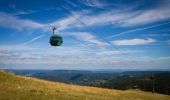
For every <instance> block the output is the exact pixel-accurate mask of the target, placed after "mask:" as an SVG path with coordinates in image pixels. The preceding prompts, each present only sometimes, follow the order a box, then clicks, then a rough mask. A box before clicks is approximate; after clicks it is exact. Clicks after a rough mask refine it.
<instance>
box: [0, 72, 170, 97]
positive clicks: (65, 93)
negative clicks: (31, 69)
mask: <svg viewBox="0 0 170 100" xmlns="http://www.w3.org/2000/svg"><path fill="white" fill-rule="evenodd" d="M23 99H24V100H169V99H170V96H168V95H162V94H152V93H150V92H143V91H139V90H127V91H121V90H109V89H103V88H95V87H88V86H77V85H68V84H64V83H60V82H50V81H45V80H40V79H36V78H31V77H23V76H16V75H14V74H11V73H7V72H4V71H0V100H23Z"/></svg>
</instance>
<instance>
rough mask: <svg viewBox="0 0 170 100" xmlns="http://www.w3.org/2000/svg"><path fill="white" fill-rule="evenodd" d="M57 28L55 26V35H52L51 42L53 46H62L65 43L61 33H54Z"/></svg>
mask: <svg viewBox="0 0 170 100" xmlns="http://www.w3.org/2000/svg"><path fill="white" fill-rule="evenodd" d="M55 29H56V28H55V27H54V28H53V35H52V36H51V37H50V44H51V46H61V45H62V43H63V39H62V37H61V36H60V35H56V34H54V30H55Z"/></svg>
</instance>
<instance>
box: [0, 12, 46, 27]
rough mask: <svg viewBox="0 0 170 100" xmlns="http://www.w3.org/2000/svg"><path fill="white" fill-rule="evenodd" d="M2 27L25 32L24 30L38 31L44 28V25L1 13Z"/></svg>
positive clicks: (0, 23) (0, 21)
mask: <svg viewBox="0 0 170 100" xmlns="http://www.w3.org/2000/svg"><path fill="white" fill-rule="evenodd" d="M0 26H3V27H7V28H12V29H17V30H23V29H37V28H41V27H43V26H44V25H43V24H40V23H37V22H34V21H32V20H28V19H20V18H18V17H16V16H12V15H10V14H7V13H3V12H0Z"/></svg>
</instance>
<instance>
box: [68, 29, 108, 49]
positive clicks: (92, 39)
mask: <svg viewBox="0 0 170 100" xmlns="http://www.w3.org/2000/svg"><path fill="white" fill-rule="evenodd" d="M66 34H67V33H66ZM68 35H71V36H74V37H75V38H76V39H78V40H80V41H85V42H88V43H92V44H95V45H96V46H99V47H104V46H108V45H109V44H108V43H106V42H103V41H100V40H98V39H97V37H96V36H94V35H92V33H88V32H71V33H69V34H68Z"/></svg>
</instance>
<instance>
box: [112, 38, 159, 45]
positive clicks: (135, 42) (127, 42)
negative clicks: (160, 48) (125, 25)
mask: <svg viewBox="0 0 170 100" xmlns="http://www.w3.org/2000/svg"><path fill="white" fill-rule="evenodd" d="M154 42H156V40H154V39H152V38H148V39H123V40H115V41H112V43H113V44H114V45H145V44H151V43H154Z"/></svg>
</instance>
